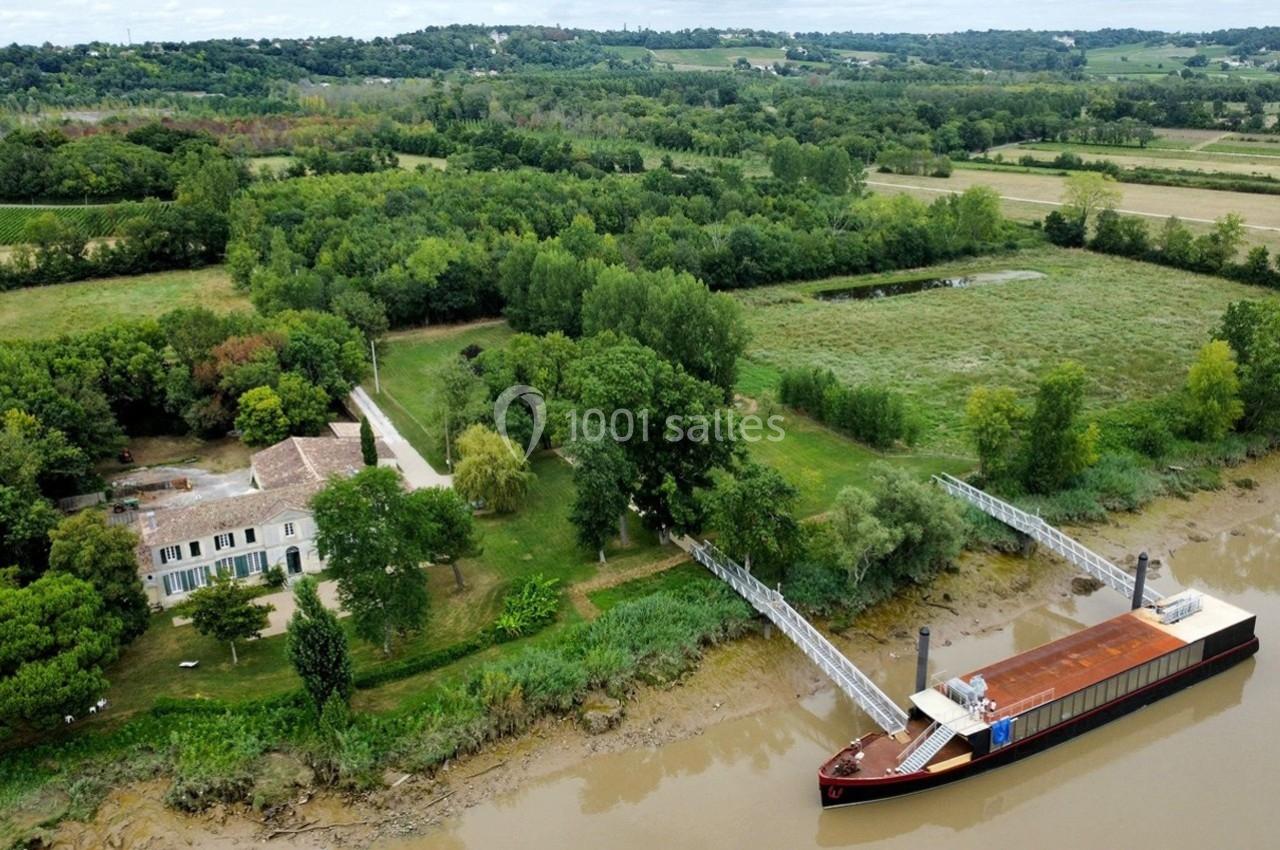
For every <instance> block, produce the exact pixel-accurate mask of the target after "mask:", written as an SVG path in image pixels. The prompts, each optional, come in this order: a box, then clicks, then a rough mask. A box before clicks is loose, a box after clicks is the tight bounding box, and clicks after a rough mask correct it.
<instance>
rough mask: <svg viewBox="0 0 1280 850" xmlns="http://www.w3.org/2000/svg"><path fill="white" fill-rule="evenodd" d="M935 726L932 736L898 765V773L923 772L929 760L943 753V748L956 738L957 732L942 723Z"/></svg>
mask: <svg viewBox="0 0 1280 850" xmlns="http://www.w3.org/2000/svg"><path fill="white" fill-rule="evenodd" d="M935 726H936V728H935V729H934V730H933V732H932V734H930V735H929V737H927V738H925V739H924V740H923V741H921V742H920V745H919V746H917V747H916V748H915V749H914V750H912V751H911V752H910V754H909V755H908V756H907V757H906V758H905V759H903V760H902V763H901V764H899V765H898V767H897V772H898V773H915V772H916V771H917V770H922V769H923V768H924V766H925V765H926V764H928V763H929V759H931V758H933V757H934V756H936V755H937V754H938V753H940V752H942V748H943V747H945V746H946V745H947V744H948V743H949V742H950V741H951V739H952V738H954V737H955V736H956V733H955V730H954V729H952V728H950V727H949V726H944V725H942V724H941V723H938V724H935Z"/></svg>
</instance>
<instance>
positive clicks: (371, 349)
mask: <svg viewBox="0 0 1280 850" xmlns="http://www.w3.org/2000/svg"><path fill="white" fill-rule="evenodd" d="M369 353H370V354H372V355H373V391H374V392H375V393H377V394H378V395H382V384H381V383H380V382H379V381H378V348H377V346H375V345H374V343H373V340H369Z"/></svg>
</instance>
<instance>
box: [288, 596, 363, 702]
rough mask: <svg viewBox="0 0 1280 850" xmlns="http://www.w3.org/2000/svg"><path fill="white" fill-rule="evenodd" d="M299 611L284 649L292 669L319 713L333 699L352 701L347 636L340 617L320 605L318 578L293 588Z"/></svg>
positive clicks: (290, 620) (352, 685) (291, 624)
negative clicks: (296, 672) (339, 619)
mask: <svg viewBox="0 0 1280 850" xmlns="http://www.w3.org/2000/svg"><path fill="white" fill-rule="evenodd" d="M293 598H294V602H295V604H296V605H297V610H295V611H294V612H293V616H292V617H290V618H289V630H288V632H287V637H286V638H285V641H286V643H285V646H286V649H287V651H288V653H289V661H290V663H292V664H293V669H294V670H297V671H298V676H299V678H301V679H302V686H303V687H304V688H305V689H306V691H307V694H308V696H310V697H311V702H312V704H313V705H314V706H315V709H316V712H317V713H319V712H320V711H322V710H323V709H324V707H325V704H326V703H327V702H328V701H329V699H330V698H331V697H336V698H338V699H341V700H342V701H343V702H346V701H347V700H349V699H351V692H352V690H353V688H354V684H353V677H352V672H351V650H350V648H349V647H348V646H347V633H346V632H345V631H343V630H342V624H340V623H339V622H338V618H337V616H336V615H335V614H334V613H333V612H332V611H330V610H329V609H328V608H326V607H324V604H323V603H321V601H320V595H319V592H318V590H317V584H316V580H315V578H313V577H311V576H308V577H306V578H303V579H302V580H301V581H299V582H297V583H296V584H295V585H294V586H293Z"/></svg>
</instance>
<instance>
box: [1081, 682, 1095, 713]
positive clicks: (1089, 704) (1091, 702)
mask: <svg viewBox="0 0 1280 850" xmlns="http://www.w3.org/2000/svg"><path fill="white" fill-rule="evenodd" d="M1097 704H1098V686H1097V685H1093V686H1092V687H1089V688H1086V689H1085V692H1084V710H1085V711H1093V707H1094V706H1095V705H1097Z"/></svg>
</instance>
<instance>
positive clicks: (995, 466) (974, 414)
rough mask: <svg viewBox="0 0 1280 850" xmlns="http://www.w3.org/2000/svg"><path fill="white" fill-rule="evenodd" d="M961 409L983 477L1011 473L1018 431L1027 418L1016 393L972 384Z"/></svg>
mask: <svg viewBox="0 0 1280 850" xmlns="http://www.w3.org/2000/svg"><path fill="white" fill-rule="evenodd" d="M964 410H965V420H966V422H967V424H968V426H969V435H970V438H971V439H972V440H973V446H974V449H975V450H977V452H978V464H979V469H980V471H981V472H982V477H983V478H985V479H986V480H987V481H999V480H1000V479H1002V478H1004V477H1006V476H1008V475H1009V474H1011V473H1012V472H1013V468H1014V464H1015V461H1016V454H1015V449H1016V447H1017V440H1018V431H1019V429H1020V427H1021V425H1022V423H1023V422H1024V421H1025V419H1026V413H1025V411H1023V409H1022V407H1021V406H1020V405H1019V404H1018V397H1017V394H1016V393H1015V392H1014V391H1013V390H1012V389H1011V388H1009V387H975V388H974V389H973V391H972V392H971V393H969V399H968V401H966V402H965V408H964Z"/></svg>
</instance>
